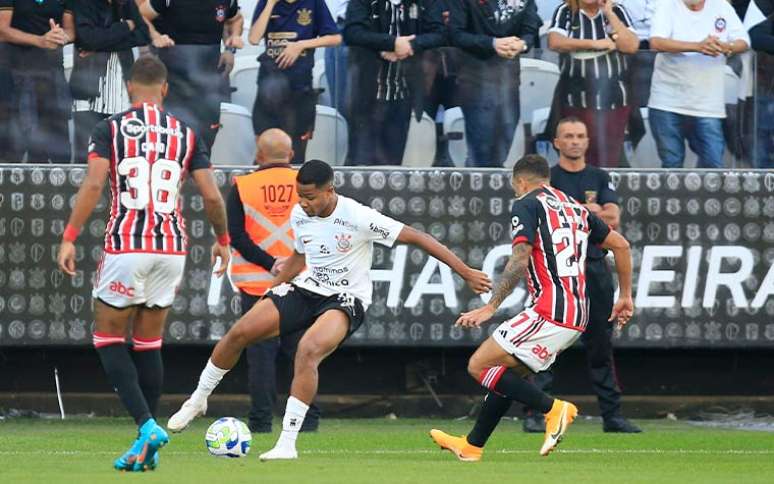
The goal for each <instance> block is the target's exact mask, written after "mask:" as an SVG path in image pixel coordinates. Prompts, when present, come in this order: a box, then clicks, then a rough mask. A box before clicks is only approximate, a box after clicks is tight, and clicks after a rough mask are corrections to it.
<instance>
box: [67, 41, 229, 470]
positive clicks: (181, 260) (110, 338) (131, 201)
mask: <svg viewBox="0 0 774 484" xmlns="http://www.w3.org/2000/svg"><path fill="white" fill-rule="evenodd" d="M127 88H128V91H129V94H130V95H131V97H132V101H133V102H134V103H135V104H134V107H133V108H132V109H130V110H129V111H126V112H124V113H121V114H117V115H115V116H112V117H110V118H108V119H107V120H106V121H105V122H103V123H101V124H99V125H98V126H97V127H96V128H95V130H94V134H93V136H92V139H91V141H90V143H89V144H90V147H89V167H88V172H87V174H86V178H85V179H84V181H83V183H82V184H81V187H80V189H79V190H78V195H77V198H76V201H75V206H74V207H73V212H72V214H71V215H70V219H69V221H68V224H67V228H66V229H65V231H64V234H63V237H62V239H63V240H62V243H61V245H60V247H59V256H58V262H59V268H60V269H61V270H62V271H63V272H65V273H67V274H69V275H71V276H73V275H75V273H76V272H75V244H74V242H75V240H76V238H77V236H78V233H79V232H80V229H81V227H83V225H84V224H85V223H86V221H87V220H88V218H89V216H90V215H91V212H92V211H93V210H94V207H95V206H96V205H97V201H98V200H99V197H100V195H101V194H102V191H103V188H104V185H105V181H106V180H107V179H109V180H110V187H111V205H110V207H111V208H110V219H109V221H108V224H107V229H106V235H105V254H104V255H103V259H102V261H101V262H100V266H99V270H98V272H97V278H96V280H95V283H94V291H93V292H92V295H93V297H94V320H95V331H94V335H93V341H94V347H95V348H96V349H97V353H98V354H99V357H100V360H101V362H102V366H103V368H104V369H105V373H106V374H107V377H108V380H109V382H110V384H111V385H112V386H113V387H114V388H115V389H116V391H117V392H118V395H119V397H120V398H121V403H123V405H124V406H125V407H126V409H127V410H128V411H129V413H130V414H131V415H132V417H133V418H134V420H135V423H137V426H138V437H137V439H136V440H135V441H134V443H133V444H132V446H131V447H130V448H129V450H127V451H126V452H125V453H124V454H123V455H122V456H120V457H119V458H118V459H116V460H115V461H114V463H113V466H114V467H115V468H116V469H117V470H123V471H144V470H153V469H155V468H156V466H157V465H158V451H159V449H160V448H161V447H163V446H164V445H165V444H166V443H167V442H168V440H169V437H168V436H167V433H166V431H165V430H164V429H163V428H162V427H161V426H159V425H158V424H157V423H156V420H155V419H154V416H155V414H156V408H157V406H158V402H159V398H160V396H161V388H162V384H163V381H162V380H163V365H162V362H161V343H162V335H163V332H164V323H165V321H166V318H167V314H168V313H169V307H170V306H171V305H172V301H173V299H174V297H175V292H176V290H177V286H178V285H179V283H180V281H181V279H182V277H183V268H184V265H185V248H186V240H185V224H184V222H183V217H182V214H181V212H180V197H179V196H178V192H179V189H180V186H181V185H182V183H183V181H184V179H185V176H186V174H187V173H191V177H192V178H193V179H194V181H195V182H196V184H197V186H198V188H199V191H200V192H201V194H202V198H203V200H204V208H205V211H206V213H207V217H208V218H209V220H210V222H211V223H212V225H213V229H214V231H215V234H216V235H217V236H218V240H217V242H216V243H215V244H214V245H213V247H212V253H213V258H214V257H215V256H218V257H221V258H222V260H223V263H222V264H221V270H220V271H219V272H220V275H221V276H222V275H223V273H224V272H225V268H226V266H227V265H228V262H229V258H230V253H229V250H228V245H229V239H228V233H227V228H226V211H225V206H224V203H223V198H222V197H221V195H220V191H219V190H218V187H217V185H216V184H215V180H214V179H213V176H212V173H211V172H210V170H208V169H203V168H209V166H210V163H209V160H208V157H207V151H206V149H205V148H203V147H202V145H201V142H199V141H197V138H196V135H195V134H194V133H193V131H192V130H191V129H190V128H188V127H187V126H186V125H185V124H183V123H181V122H180V121H178V120H177V119H176V118H175V116H174V115H172V114H169V113H166V112H165V111H164V110H163V109H162V107H161V103H162V101H163V99H164V96H165V95H166V92H167V82H166V69H165V67H164V64H162V63H161V62H160V61H159V60H158V59H156V58H155V57H152V56H144V57H141V58H140V59H139V60H138V61H137V62H135V64H134V66H133V67H132V70H131V74H130V79H129V82H128V85H127ZM130 323H131V328H132V345H131V349H132V352H131V353H132V355H131V356H130V352H129V349H128V348H127V345H126V334H127V328H128V327H129V325H130Z"/></svg>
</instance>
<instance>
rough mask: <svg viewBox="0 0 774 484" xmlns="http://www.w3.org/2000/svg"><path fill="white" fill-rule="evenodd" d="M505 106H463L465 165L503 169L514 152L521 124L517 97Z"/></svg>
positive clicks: (504, 104) (505, 103)
mask: <svg viewBox="0 0 774 484" xmlns="http://www.w3.org/2000/svg"><path fill="white" fill-rule="evenodd" d="M511 101H515V102H511V103H508V102H504V103H502V104H489V103H487V104H463V105H462V106H461V107H462V114H463V115H464V116H465V138H466V140H467V146H468V159H467V162H466V165H467V166H469V167H477V168H487V167H490V168H501V167H502V166H503V163H504V162H505V160H506V158H507V157H508V151H510V149H511V143H512V142H513V135H514V133H515V132H516V126H517V125H518V124H519V101H518V97H517V98H516V99H515V100H513V99H511Z"/></svg>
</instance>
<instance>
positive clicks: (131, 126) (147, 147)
mask: <svg viewBox="0 0 774 484" xmlns="http://www.w3.org/2000/svg"><path fill="white" fill-rule="evenodd" d="M94 158H105V159H107V160H109V161H110V195H111V200H110V219H109V220H108V223H107V228H106V229H105V251H106V252H109V253H119V252H121V253H122V252H156V253H158V252H160V253H166V254H184V253H185V251H186V245H187V242H188V237H187V235H186V232H185V221H184V220H183V215H182V213H181V205H182V204H181V200H180V197H179V192H180V188H181V187H182V185H183V182H184V181H185V178H186V175H187V174H188V173H189V172H191V171H194V170H198V169H201V168H209V167H210V160H209V154H208V151H207V148H206V146H205V145H204V143H203V142H202V141H201V140H199V139H198V137H197V136H196V134H194V131H193V129H191V128H190V127H189V126H187V125H186V124H185V123H184V122H182V121H180V120H179V119H177V118H176V117H175V116H174V115H172V114H169V113H167V112H165V111H164V110H163V109H161V108H160V107H158V106H156V105H154V104H149V103H144V104H138V105H135V106H132V108H131V109H129V110H128V111H124V112H123V113H118V114H116V115H113V116H111V117H109V118H107V119H106V120H104V121H101V122H100V123H99V124H97V126H96V127H95V128H94V131H93V133H92V135H91V139H90V141H89V160H92V159H94Z"/></svg>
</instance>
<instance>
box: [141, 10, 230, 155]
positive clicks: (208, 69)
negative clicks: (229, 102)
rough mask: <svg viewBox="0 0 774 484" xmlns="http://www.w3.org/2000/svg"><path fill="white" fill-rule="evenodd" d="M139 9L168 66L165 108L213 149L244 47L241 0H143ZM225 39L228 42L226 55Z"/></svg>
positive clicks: (161, 56)
mask: <svg viewBox="0 0 774 484" xmlns="http://www.w3.org/2000/svg"><path fill="white" fill-rule="evenodd" d="M140 12H142V15H143V17H145V20H146V21H147V22H148V27H149V29H150V36H151V40H152V42H153V46H154V47H155V48H156V52H157V54H158V56H159V58H160V59H161V60H162V61H163V62H164V64H165V65H166V66H167V69H168V70H169V95H168V96H167V98H166V101H165V103H164V104H165V106H166V108H167V109H168V110H169V111H170V112H172V113H173V114H175V115H176V116H177V117H179V118H181V119H182V120H183V121H186V122H187V123H188V124H190V125H191V126H193V127H194V130H195V131H196V132H197V133H198V134H199V135H200V137H201V138H202V140H203V141H204V142H205V144H206V145H207V147H208V148H212V144H213V143H214V142H215V135H217V133H218V129H219V128H220V102H221V100H222V99H223V98H224V97H225V96H224V94H223V91H224V89H223V85H224V83H227V82H228V75H229V73H230V72H231V69H233V68H234V53H236V49H241V48H242V47H243V42H242V27H243V25H242V24H243V22H244V21H243V19H242V15H241V14H240V13H239V4H238V2H237V0H143V3H142V4H141V6H140ZM154 21H157V22H158V27H159V29H160V30H158V29H157V28H156V27H155V26H154V24H153V23H151V22H154ZM221 39H224V41H225V42H224V43H225V47H226V51H224V52H223V53H222V54H221V51H220V43H221Z"/></svg>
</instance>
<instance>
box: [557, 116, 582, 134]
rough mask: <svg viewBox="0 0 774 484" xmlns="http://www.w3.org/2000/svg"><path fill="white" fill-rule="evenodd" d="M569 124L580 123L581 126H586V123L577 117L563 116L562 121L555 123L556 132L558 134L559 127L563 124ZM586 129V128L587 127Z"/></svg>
mask: <svg viewBox="0 0 774 484" xmlns="http://www.w3.org/2000/svg"><path fill="white" fill-rule="evenodd" d="M570 123H580V124H582V125H583V126H586V123H585V122H583V120H582V119H581V118H579V117H577V116H565V117H563V118H562V119H560V120H559V122H558V123H556V132H557V134H558V133H559V126H561V125H563V124H570ZM587 128H588V127H587Z"/></svg>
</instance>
